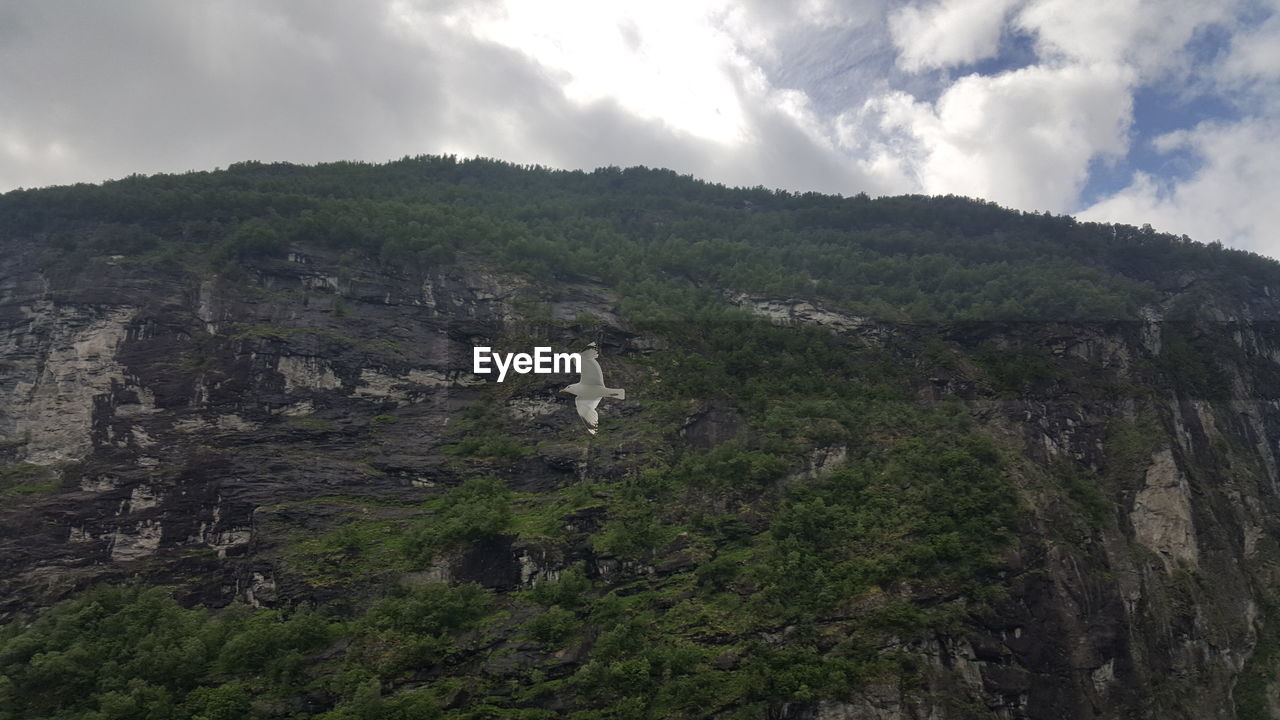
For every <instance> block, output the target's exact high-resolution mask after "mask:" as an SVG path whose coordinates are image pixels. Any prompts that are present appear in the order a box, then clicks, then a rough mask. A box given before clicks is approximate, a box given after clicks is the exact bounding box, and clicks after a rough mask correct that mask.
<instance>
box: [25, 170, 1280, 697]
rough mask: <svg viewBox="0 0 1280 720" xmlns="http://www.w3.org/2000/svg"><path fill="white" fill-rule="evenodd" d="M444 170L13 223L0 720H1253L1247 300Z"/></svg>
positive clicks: (789, 212)
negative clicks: (599, 390) (486, 371)
mask: <svg viewBox="0 0 1280 720" xmlns="http://www.w3.org/2000/svg"><path fill="white" fill-rule="evenodd" d="M468 165H469V164H467V163H463V164H451V163H449V162H445V161H443V160H440V159H425V160H420V161H416V164H415V162H410V161H406V162H404V163H399V164H393V165H391V166H387V167H385V168H370V167H365V166H354V167H337V168H335V167H322V168H314V169H307V168H295V167H292V166H277V167H271V166H245V167H241V168H238V169H233V170H232V171H231V172H229V173H214V174H208V175H205V174H200V175H195V176H190V177H188V176H177V177H171V178H154V179H141V178H135V179H131V180H128V181H124V182H122V183H118V184H114V185H107V186H103V187H101V188H67V189H51V190H49V191H35V192H24V193H11V194H9V195H6V196H4V197H3V198H0V209H3V210H4V213H3V214H2V215H0V217H3V219H4V222H3V223H0V225H2V226H3V228H4V232H5V233H6V234H5V236H4V237H3V239H2V240H0V242H3V244H4V249H5V253H4V256H3V257H4V259H3V260H2V261H0V328H3V330H4V332H3V334H2V335H0V358H2V360H3V364H2V365H0V398H2V399H0V452H3V454H4V455H3V458H4V460H5V462H6V465H5V466H4V467H3V469H0V488H3V489H2V490H0V492H3V493H4V497H5V503H4V504H3V508H2V509H0V528H2V530H0V532H2V533H3V535H2V536H0V543H2V549H3V554H2V555H0V558H3V559H0V563H3V569H4V572H3V573H2V574H0V612H3V613H4V619H5V620H7V621H8V622H9V625H8V626H7V627H6V629H5V630H4V634H3V635H0V643H3V645H2V647H0V674H3V677H0V701H2V702H0V713H9V716H12V717H53V716H58V717H95V718H97V717H134V716H143V715H142V713H144V712H148V711H149V712H151V713H153V716H155V717H291V716H292V717H300V716H301V717H307V716H319V715H326V714H327V715H326V716H327V717H333V718H337V717H343V718H345V717H437V716H442V715H443V716H448V717H503V716H509V717H542V716H545V717H555V716H559V715H561V714H565V713H568V712H578V713H579V715H578V717H584V718H585V717H791V718H801V717H821V718H861V717H875V718H917V717H935V718H973V717H992V718H1062V717H1080V718H1084V717H1090V718H1093V717H1103V718H1130V717H1150V718H1170V717H1174V718H1177V717H1183V718H1234V717H1268V713H1274V712H1276V711H1277V710H1280V707H1275V706H1273V705H1272V704H1271V703H1273V702H1274V701H1273V700H1271V698H1273V697H1275V695H1276V693H1277V692H1278V691H1280V688H1276V687H1274V686H1273V685H1272V678H1273V677H1274V676H1275V669H1276V667H1277V664H1278V663H1280V655H1278V653H1280V642H1278V641H1277V637H1280V630H1277V628H1280V620H1277V616H1276V612H1277V602H1278V600H1280V598H1278V597H1277V591H1278V590H1280V578H1277V577H1276V573H1275V568H1276V560H1277V558H1278V557H1280V547H1278V546H1277V539H1278V538H1280V527H1277V521H1276V520H1275V518H1276V517H1280V514H1278V513H1277V511H1280V497H1278V495H1280V492H1278V490H1280V485H1278V484H1280V476H1278V475H1280V466H1278V465H1277V459H1276V456H1275V453H1276V448H1277V443H1278V442H1280V424H1278V423H1280V404H1278V403H1277V395H1276V391H1275V390H1274V388H1278V387H1280V384H1278V381H1280V364H1278V363H1280V330H1278V329H1277V325H1276V322H1275V321H1276V319H1277V318H1278V317H1280V307H1277V304H1276V302H1274V301H1273V300H1272V299H1271V298H1270V295H1271V292H1272V290H1271V288H1272V287H1275V288H1280V283H1277V284H1275V285H1270V284H1269V283H1271V282H1273V281H1275V280H1276V278H1277V272H1276V268H1275V265H1274V263H1271V262H1269V261H1265V260H1263V259H1261V258H1257V257H1253V256H1248V255H1245V254H1242V253H1231V252H1229V251H1224V250H1221V249H1220V248H1210V247H1204V246H1198V245H1195V244H1193V243H1187V242H1185V241H1183V240H1181V239H1174V238H1168V237H1164V236H1156V235H1152V234H1149V233H1144V232H1142V231H1138V230H1134V229H1132V228H1111V227H1109V226H1108V227H1101V226H1083V225H1077V224H1074V223H1072V222H1069V219H1063V218H1048V217H1044V216H1025V215H1023V216H1018V215H1015V214H1013V213H1008V212H1006V211H1002V210H998V209H996V208H992V207H991V206H988V205H983V204H978V203H972V202H970V201H962V200H959V199H936V200H930V199H922V198H921V199H887V200H880V201H870V200H867V199H865V198H850V199H847V200H838V199H832V198H824V197H819V196H790V195H785V194H776V193H765V192H763V191H759V190H755V191H731V190H726V189H723V188H717V187H715V186H705V185H701V184H697V183H694V182H693V181H690V180H687V179H681V178H676V177H674V176H671V175H669V174H665V173H661V172H651V171H619V172H611V171H605V172H601V173H596V174H592V175H583V174H557V173H548V172H546V171H543V170H541V169H526V170H520V169H516V168H510V167H507V166H501V165H493V164H486V163H475V164H472V167H470V169H468ZM468 173H473V174H475V175H477V176H478V177H475V178H467V177H465V176H466V175H467V174H468ZM459 174H461V175H463V176H464V177H458V175H459ZM282 178H283V179H282ZM406 178H409V179H408V180H407V179H406ZM410 180H411V181H410ZM183 183H186V184H188V185H193V186H192V187H186V188H183V187H181V185H182V184H183ZM200 184H203V189H201V188H196V187H194V185H200ZM171 186H172V187H171ZM415 198H416V199H415ZM424 208H425V209H424ZM326 213H329V215H326ZM429 217H431V218H435V219H436V220H437V221H438V225H432V224H430V222H429ZM335 228H337V229H335ZM725 228H730V229H729V230H725ZM770 238H773V242H770ZM584 258H585V259H584ZM610 258H614V260H612V261H611V260H610ZM858 283H863V285H859V284H858ZM587 340H595V341H597V342H599V344H600V345H601V347H602V349H603V364H604V366H605V372H606V378H608V379H609V381H610V384H611V385H616V386H619V387H625V388H627V400H625V401H619V402H612V401H606V404H605V405H604V406H602V427H601V433H600V435H599V436H598V437H596V438H594V439H592V438H589V437H587V436H586V434H585V433H584V432H583V430H582V426H581V424H580V421H579V420H578V418H577V416H576V414H575V413H574V411H573V409H572V404H571V402H570V398H569V397H568V396H566V395H560V394H558V393H557V392H556V391H557V390H558V389H559V388H560V387H562V386H563V385H564V384H567V382H568V381H569V380H570V379H569V378H567V377H564V376H538V375H528V376H518V377H515V378H511V379H509V380H507V381H506V382H504V383H501V384H498V383H496V382H493V379H492V378H485V377H477V376H474V375H472V374H471V372H470V363H471V349H472V348H473V347H474V346H476V345H493V346H495V347H498V348H501V349H505V350H528V349H530V348H532V347H533V346H535V345H551V346H554V347H556V348H558V349H566V348H572V347H576V346H578V345H579V344H581V343H583V342H585V341H587ZM101 583H112V584H131V585H133V586H140V587H149V586H160V587H162V588H163V589H162V590H160V591H158V592H152V593H148V592H145V591H137V590H131V591H125V592H115V593H113V592H112V591H109V590H103V589H90V588H92V587H93V586H95V585H98V584H101ZM171 598H172V599H171ZM59 601H62V603H61V604H56V605H55V603H58V602H59ZM175 601H176V603H175ZM179 605H181V606H183V607H188V608H190V607H195V606H197V605H199V606H203V608H205V609H198V610H196V611H186V610H182V609H181V608H180V607H179ZM51 606H52V609H50V607H51ZM139 618H144V620H139ZM196 639H198V642H197V641H196ZM146 657H180V658H181V662H174V663H171V664H173V665H181V666H182V667H184V668H188V669H187V670H185V671H183V672H181V673H179V672H176V671H170V670H167V669H164V668H157V667H154V663H152V664H148V663H147V662H144V660H145V658H146ZM108 660H109V661H110V662H112V663H113V665H112V668H113V669H112V670H111V671H109V672H107V671H103V669H102V664H103V662H105V661H108ZM161 665H163V663H161ZM51 679H53V681H55V682H57V683H58V684H61V685H63V686H65V687H68V688H71V687H74V688H78V689H79V690H80V692H67V693H63V694H61V695H60V696H58V697H51V696H50V695H49V694H48V693H47V687H48V683H49V682H50V680H51ZM42 688H44V689H42ZM157 708H159V709H157ZM59 713H61V714H59ZM219 713H222V714H221V715H219Z"/></svg>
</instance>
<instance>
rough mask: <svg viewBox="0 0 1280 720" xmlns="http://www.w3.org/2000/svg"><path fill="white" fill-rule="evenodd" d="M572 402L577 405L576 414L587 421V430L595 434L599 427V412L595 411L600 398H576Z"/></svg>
mask: <svg viewBox="0 0 1280 720" xmlns="http://www.w3.org/2000/svg"><path fill="white" fill-rule="evenodd" d="M573 404H574V405H576V406H577V407H578V415H580V416H582V419H583V420H586V421H587V432H589V433H591V434H592V435H595V434H596V429H597V428H599V427H600V413H598V412H596V406H597V405H599V404H600V398H593V399H591V400H584V399H582V398H576V399H575V400H574V401H573Z"/></svg>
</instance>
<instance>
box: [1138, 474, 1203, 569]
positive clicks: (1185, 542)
mask: <svg viewBox="0 0 1280 720" xmlns="http://www.w3.org/2000/svg"><path fill="white" fill-rule="evenodd" d="M1190 494H1191V488H1190V486H1188V484H1187V479H1186V478H1185V477H1183V475H1182V473H1181V472H1180V471H1179V470H1178V465H1177V463H1175V462H1174V459H1173V450H1172V449H1170V448H1164V449H1163V450H1160V451H1159V452H1157V453H1155V454H1154V455H1152V456H1151V467H1149V468H1147V474H1146V483H1145V484H1144V485H1143V487H1142V489H1141V490H1139V491H1138V494H1137V497H1135V498H1134V502H1133V510H1131V511H1129V522H1131V523H1132V524H1133V533H1134V537H1135V539H1136V540H1137V541H1138V542H1139V543H1142V544H1143V545H1145V546H1146V547H1147V548H1149V549H1150V550H1152V551H1153V552H1156V553H1158V554H1159V555H1160V559H1161V560H1162V561H1164V563H1165V567H1166V568H1167V569H1169V570H1171V571H1172V570H1174V569H1176V568H1177V567H1178V566H1179V563H1185V564H1186V566H1189V567H1192V568H1194V567H1196V566H1197V565H1198V563H1199V557H1200V553H1199V550H1198V549H1197V548H1196V529H1195V522H1194V521H1193V520H1192V516H1191V497H1190Z"/></svg>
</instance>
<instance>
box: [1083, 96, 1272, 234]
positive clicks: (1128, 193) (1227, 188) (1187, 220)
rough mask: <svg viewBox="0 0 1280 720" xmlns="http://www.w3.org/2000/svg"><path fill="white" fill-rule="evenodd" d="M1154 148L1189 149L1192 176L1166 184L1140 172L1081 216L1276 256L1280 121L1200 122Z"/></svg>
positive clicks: (1168, 137) (1164, 137) (1160, 139)
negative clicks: (1194, 165)
mask: <svg viewBox="0 0 1280 720" xmlns="http://www.w3.org/2000/svg"><path fill="white" fill-rule="evenodd" d="M1157 147H1158V148H1159V149H1161V150H1164V151H1171V150H1187V151H1190V152H1192V153H1194V154H1195V155H1196V156H1197V157H1199V158H1200V160H1201V161H1202V162H1203V163H1204V164H1203V166H1202V167H1201V168H1200V169H1199V171H1197V172H1196V173H1195V174H1194V175H1192V176H1191V177H1189V178H1187V179H1185V180H1182V181H1177V182H1171V183H1170V182H1162V181H1160V180H1159V179H1157V178H1153V177H1151V176H1150V175H1148V174H1145V173H1139V174H1138V175H1137V176H1136V177H1135V179H1134V181H1133V183H1131V184H1130V185H1129V186H1128V187H1126V188H1125V189H1123V190H1121V191H1120V192H1118V193H1116V194H1114V195H1112V196H1111V197H1109V198H1106V199H1104V200H1102V201H1101V202H1098V203H1097V204H1095V205H1093V206H1092V207H1090V208H1088V209H1086V210H1085V211H1083V212H1081V213H1080V217H1082V218H1085V219H1088V220H1098V221H1102V222H1124V223H1129V224H1132V225H1141V224H1143V223H1150V224H1151V225H1152V226H1154V227H1155V228H1156V229H1158V230H1163V231H1165V232H1173V233H1178V234H1187V235H1190V236H1191V237H1192V238H1194V239H1196V240H1201V241H1204V242H1209V241H1213V240H1221V241H1222V242H1224V243H1226V244H1227V245H1232V246H1234V247H1240V248H1245V249H1249V250H1254V251H1256V252H1262V253H1266V254H1268V255H1271V256H1273V257H1280V233H1278V232H1277V228H1280V122H1276V121H1275V120H1274V119H1270V120H1268V119H1264V118H1250V119H1246V120H1243V121H1241V122H1238V123H1233V124H1214V123H1208V124H1203V125H1200V126H1198V127H1196V128H1194V129H1193V130H1189V131H1186V130H1184V131H1179V132H1177V133H1172V134H1169V135H1166V136H1163V137H1161V138H1159V139H1158V141H1157Z"/></svg>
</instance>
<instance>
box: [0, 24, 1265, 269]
mask: <svg viewBox="0 0 1280 720" xmlns="http://www.w3.org/2000/svg"><path fill="white" fill-rule="evenodd" d="M441 153H452V154H456V155H458V156H462V157H468V156H474V155H480V156H485V157H493V158H498V159H502V160H507V161H511V162H515V163H521V164H540V165H544V166H550V167H559V168H581V169H591V168H595V167H600V166H606V165H614V166H621V167H627V166H631V165H646V166H649V167H666V168H671V169H673V170H676V171H678V172H680V173H688V174H692V175H695V176H697V177H700V178H704V179H707V180H711V181H715V182H721V183H725V184H728V185H741V186H757V185H762V186H765V187H768V188H784V189H787V190H793V191H810V190H816V191H819V192H827V193H839V194H842V195H854V194H857V193H859V192H865V193H867V194H869V195H871V196H873V197H874V196H880V195H896V194H902V193H925V194H956V195H966V196H970V197H977V198H983V199H986V200H993V201H995V202H998V203H1000V204H1001V205H1004V206H1007V207H1012V208H1017V209H1021V210H1028V211H1048V212H1052V213H1054V214H1061V213H1069V214H1072V215H1076V216H1077V217H1081V218H1083V219H1089V220H1098V221H1106V222H1124V223H1129V224H1133V225H1142V224H1144V223H1149V224H1151V225H1152V226H1153V227H1155V228H1156V229H1157V230H1161V231H1165V232H1172V233H1175V234H1179V235H1181V234H1186V235H1189V236H1190V237H1192V238H1193V239H1196V240H1200V241H1203V242H1211V241H1214V240H1220V241H1222V242H1223V243H1224V244H1226V245H1229V246H1232V247H1238V248H1243V249H1247V250H1253V251H1255V252H1260V253H1263V254H1267V255H1271V256H1273V257H1280V232H1277V228H1280V0H1240V1H1237V0H1213V1H1212V2H1208V1H1205V0H924V1H923V2H915V1H912V2H890V1H889V0H845V1H843V2H841V1H837V0H788V1H784V0H743V1H742V2H728V1H726V0H646V1H645V2H629V3H622V2H610V1H609V0H471V1H465V2H464V1H462V0H330V1H327V2H323V3H320V2H316V3H300V2H288V1H287V0H277V1H272V0H188V1H186V2H181V3H178V2H173V1H172V0H120V1H119V2H111V3H103V2H99V1H97V0H56V1H54V0H50V1H42V2H22V1H20V0H0V191H6V190H11V189H14V188H18V187H42V186H46V185H53V184H67V183H75V182H99V181H102V180H106V179H111V178H119V177H124V176H127V175H130V174H133V173H144V174H150V173H155V172H184V171H187V170H208V169H213V168H216V167H225V166H227V165H229V164H231V163H233V162H237V161H241V160H262V161H288V162H299V163H314V162H324V161H332V160H365V161H371V162H382V161H386V160H392V159H397V158H400V157H403V156H405V155H419V154H441Z"/></svg>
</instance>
